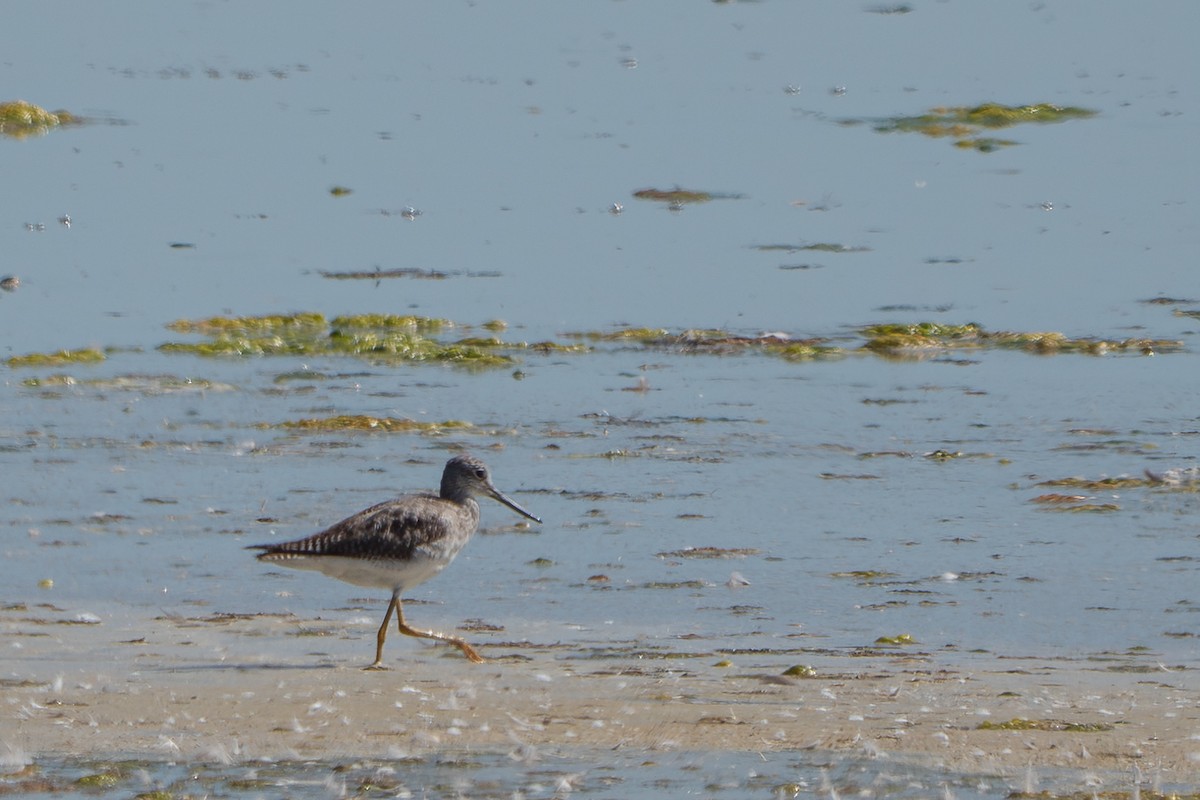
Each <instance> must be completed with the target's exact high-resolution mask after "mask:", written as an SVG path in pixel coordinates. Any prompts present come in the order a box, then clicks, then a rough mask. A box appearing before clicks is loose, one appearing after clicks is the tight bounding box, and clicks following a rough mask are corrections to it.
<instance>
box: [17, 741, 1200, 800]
mask: <svg viewBox="0 0 1200 800" xmlns="http://www.w3.org/2000/svg"><path fill="white" fill-rule="evenodd" d="M226 755H228V754H226ZM214 757H215V756H214ZM10 780H11V784H12V785H14V786H20V787H22V788H23V789H24V790H25V791H27V792H29V793H31V794H34V793H42V792H48V791H53V793H54V796H55V797H65V798H76V797H79V798H88V797H97V796H103V794H105V793H109V792H110V793H111V794H112V795H114V796H116V795H117V794H118V793H122V794H121V795H120V796H128V795H127V793H128V792H130V791H133V792H155V791H159V792H170V793H171V796H187V797H203V796H212V795H216V796H221V797H267V796H278V794H277V793H280V792H282V793H283V794H284V796H287V797H294V798H301V799H302V798H316V799H317V800H325V799H326V798H329V797H421V796H438V797H450V796H457V797H464V796H470V797H496V798H501V797H503V798H509V797H513V796H514V792H515V793H517V796H520V797H566V796H580V797H692V796H697V795H699V796H703V797H718V798H719V797H746V796H747V795H750V796H755V797H774V798H791V797H805V796H826V797H828V796H833V797H836V796H849V795H856V796H863V797H890V798H910V797H911V798H926V797H931V796H937V797H954V798H964V800H976V799H978V800H984V798H1001V797H1010V796H1012V794H1013V793H1014V792H1027V793H1030V794H1032V793H1035V792H1039V791H1042V792H1048V793H1050V792H1054V791H1061V790H1062V789H1063V788H1064V787H1070V789H1076V788H1080V787H1076V786H1075V785H1073V784H1064V783H1063V781H1062V776H1061V775H1059V774H1057V773H1052V772H1046V773H1039V772H1038V771H1035V770H1026V771H1023V772H1022V773H1021V774H1014V775H971V776H960V775H953V774H947V773H945V772H942V771H937V770H932V769H929V768H927V767H922V766H919V765H913V764H906V763H904V762H903V761H896V760H893V759H890V758H888V757H887V756H886V754H883V753H880V754H879V757H878V758H862V759H846V758H844V757H843V758H840V759H838V760H836V761H833V760H830V759H829V758H828V757H826V756H824V755H821V754H816V753H791V754H782V753H769V754H762V753H725V754H720V755H719V756H717V757H716V758H714V756H713V754H711V753H704V754H698V753H686V752H671V751H669V750H667V751H662V752H658V753H653V754H650V756H649V757H648V756H647V754H646V753H645V752H644V751H640V752H636V753H634V752H630V753H625V752H613V751H604V752H596V753H580V752H578V751H569V752H568V753H560V752H541V751H536V750H530V749H526V748H522V747H520V746H519V745H514V747H513V749H512V752H510V753H505V754H487V753H471V754H458V755H447V756H442V757H436V758H422V757H415V756H406V755H404V754H397V756H396V757H395V758H393V759H388V760H382V761H376V760H361V761H354V760H347V761H337V762H332V763H322V762H298V763H288V762H281V763H272V762H264V763H261V764H251V765H248V766H236V767H231V766H229V765H228V764H227V763H226V764H223V763H221V762H220V761H211V762H208V763H204V762H198V763H192V764H187V765H183V764H163V763H158V762H136V761H133V762H124V763H112V762H97V763H47V764H43V765H41V769H40V770H39V773H38V775H37V777H36V778H34V777H28V778H21V779H10ZM1093 780H1094V781H1095V782H1094V784H1093V789H1094V790H1097V791H1098V790H1099V787H1100V786H1102V785H1104V784H1102V782H1101V781H1100V779H1099V777H1098V776H1093ZM1142 780H1143V779H1142V777H1141V776H1136V777H1135V776H1133V775H1131V776H1129V779H1128V781H1124V782H1123V781H1120V780H1119V779H1118V780H1117V781H1114V782H1113V783H1112V784H1111V785H1109V786H1108V787H1107V788H1108V790H1109V791H1116V792H1131V791H1134V786H1135V784H1136V783H1138V782H1141V781H1142ZM20 781H27V783H23V784H22V783H21V782H20ZM0 786H5V783H3V782H0ZM97 786H99V787H102V788H104V789H107V790H108V792H100V791H98V790H97V788H96V787H97ZM1147 788H1149V787H1147ZM1070 789H1068V791H1069V790H1070ZM1172 790H1174V791H1183V790H1184V789H1183V788H1182V787H1178V786H1171V785H1167V784H1162V783H1157V784H1155V785H1154V791H1158V792H1170V791H1172ZM139 796H141V795H139Z"/></svg>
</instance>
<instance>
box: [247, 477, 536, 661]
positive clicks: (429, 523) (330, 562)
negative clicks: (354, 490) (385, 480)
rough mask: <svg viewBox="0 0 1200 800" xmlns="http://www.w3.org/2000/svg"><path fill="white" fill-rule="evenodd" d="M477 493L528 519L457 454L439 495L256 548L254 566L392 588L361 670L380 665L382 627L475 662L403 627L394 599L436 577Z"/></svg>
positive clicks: (470, 651) (467, 526) (475, 514)
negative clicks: (370, 656)
mask: <svg viewBox="0 0 1200 800" xmlns="http://www.w3.org/2000/svg"><path fill="white" fill-rule="evenodd" d="M476 496H487V497H491V498H492V499H494V500H498V501H500V502H501V503H503V504H504V505H506V506H508V507H509V508H511V509H512V510H513V511H516V512H517V513H518V514H522V515H524V516H526V517H529V519H531V520H533V521H534V522H541V520H540V519H539V518H537V517H535V516H534V515H533V514H530V513H529V512H528V511H526V510H525V509H523V508H521V506H519V505H517V503H516V502H515V501H513V500H511V499H510V498H508V497H506V496H505V495H504V494H503V493H501V492H500V490H499V489H497V488H496V487H495V486H493V485H492V479H491V476H490V475H489V474H488V468H487V466H486V465H485V464H484V463H483V462H482V461H480V460H479V459H478V458H475V457H474V456H469V455H459V456H455V457H454V458H452V459H450V460H449V461H447V462H446V469H445V470H444V471H443V472H442V487H441V491H440V492H439V493H438V494H412V495H407V496H405V497H399V498H396V499H395V500H387V501H385V502H382V503H379V504H377V505H373V506H371V507H370V508H367V509H364V510H362V511H360V512H358V513H357V514H355V515H354V516H351V517H347V518H346V519H344V520H342V521H341V522H339V523H337V524H335V525H331V526H330V527H328V528H326V529H325V530H323V531H321V532H320V533H314V534H313V535H312V536H307V537H305V538H303V539H296V540H295V541H291V542H283V543H282V544H256V545H251V546H250V547H248V548H246V549H248V550H262V551H263V552H262V553H259V554H258V560H259V561H267V562H270V563H273V564H274V563H278V564H282V565H283V566H285V567H292V568H294V569H311V570H316V571H318V572H323V573H325V574H326V575H328V576H330V577H331V578H337V579H338V580H342V581H346V582H347V583H352V584H354V585H355V586H366V587H370V588H372V589H391V590H392V601H391V602H390V603H389V604H388V608H387V613H386V614H385V615H384V617H383V624H382V625H380V626H379V633H378V634H376V636H375V661H374V662H372V664H371V665H370V666H368V667H366V669H386V667H384V666H383V642H384V640H385V639H386V638H387V629H388V623H389V622H390V621H391V619H392V612H393V611H394V612H395V613H396V625H397V627H398V628H399V630H400V632H401V633H403V634H405V635H407V636H418V637H421V638H424V639H437V640H439V641H443V642H449V643H450V644H453V645H455V646H457V647H458V649H460V650H462V651H463V654H464V655H466V657H467V658H469V659H471V660H472V661H474V662H475V663H477V664H482V663H483V657H482V656H480V655H479V653H477V652H475V648H474V647H472V646H471V645H469V644H467V642H466V641H464V640H463V639H461V638H459V637H457V636H451V635H450V634H447V633H437V632H435V631H421V630H417V629H416V628H411V627H409V625H408V623H407V622H405V621H404V611H403V609H402V608H401V607H400V594H401V593H402V592H404V591H406V590H408V589H411V588H413V587H414V586H416V585H418V584H420V583H424V582H425V581H427V580H429V579H430V578H432V577H433V576H434V575H437V574H438V573H439V572H441V571H442V570H443V569H444V568H445V567H446V566H447V565H448V564H449V563H450V562H451V561H453V560H454V557H455V556H456V555H458V551H460V550H462V549H463V545H465V544H466V543H467V541H468V540H469V539H470V538H471V534H473V533H475V529H476V528H477V527H478V526H479V503H477V502H475V497H476Z"/></svg>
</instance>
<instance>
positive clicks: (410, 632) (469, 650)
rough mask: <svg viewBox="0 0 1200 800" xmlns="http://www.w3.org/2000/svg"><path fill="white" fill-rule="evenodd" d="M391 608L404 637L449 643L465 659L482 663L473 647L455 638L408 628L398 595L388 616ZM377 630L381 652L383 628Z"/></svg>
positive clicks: (393, 599)
mask: <svg viewBox="0 0 1200 800" xmlns="http://www.w3.org/2000/svg"><path fill="white" fill-rule="evenodd" d="M392 606H394V607H395V609H396V627H397V629H399V631H400V632H401V633H403V634H405V635H406V636H416V637H418V638H421V639H437V640H438V641H440V642H449V643H450V644H452V645H455V646H457V647H458V649H459V650H462V651H463V655H465V656H466V657H467V658H469V659H471V660H472V661H474V662H475V663H476V664H482V663H483V656H481V655H479V653H477V652H475V648H474V647H471V645H469V644H467V643H466V642H465V641H464V640H462V639H460V638H458V637H457V636H451V635H450V634H448V633H438V632H436V631H419V630H417V629H416V628H410V627H409V626H408V623H407V622H405V621H404V609H402V608H401V607H400V597H399V595H396V596H394V597H393V598H392V605H391V606H389V607H388V614H389V615H390V614H391V613H392ZM387 622H388V621H387V619H386V618H385V619H384V620H383V624H384V626H385V627H386V626H387ZM379 630H380V639H379V649H380V650H382V649H383V638H382V635H383V628H380V629H379ZM378 657H379V654H378V653H376V661H377V662H378Z"/></svg>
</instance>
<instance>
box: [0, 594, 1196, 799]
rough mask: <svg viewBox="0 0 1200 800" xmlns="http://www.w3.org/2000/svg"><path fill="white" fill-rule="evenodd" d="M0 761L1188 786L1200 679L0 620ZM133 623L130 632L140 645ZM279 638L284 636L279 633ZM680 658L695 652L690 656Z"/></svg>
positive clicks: (1065, 665) (29, 616) (1062, 666)
mask: <svg viewBox="0 0 1200 800" xmlns="http://www.w3.org/2000/svg"><path fill="white" fill-rule="evenodd" d="M2 620H3V625H4V628H5V631H6V636H5V640H6V642H7V643H8V646H6V647H5V648H4V649H3V652H2V654H0V685H2V686H3V698H4V700H3V706H2V711H0V714H2V715H3V725H2V727H0V743H2V744H3V745H5V746H6V747H7V748H8V749H9V751H10V753H21V754H25V755H26V756H28V757H30V758H38V757H73V756H81V755H86V756H88V757H99V756H104V757H129V756H136V757H139V758H148V759H152V760H153V759H159V758H161V759H163V760H181V759H198V760H222V761H225V762H226V763H228V761H229V759H234V760H236V761H245V760H253V759H265V760H284V759H309V760H320V759H339V758H372V757H393V758H394V757H396V756H397V755H410V754H411V755H415V756H420V755H421V754H426V753H430V752H455V751H458V752H500V753H503V752H509V751H512V750H514V749H518V750H519V749H522V748H528V749H539V748H540V749H550V750H553V751H577V752H595V751H606V750H608V751H615V750H626V751H628V750H644V751H647V752H663V751H687V752H706V751H712V752H732V751H742V752H757V753H772V752H781V751H827V752H829V753H830V754H839V753H841V754H845V755H847V756H854V757H867V758H883V757H904V758H906V759H915V760H917V761H918V762H919V763H921V764H923V765H926V766H928V767H930V768H935V769H945V770H947V771H953V772H956V773H966V774H972V773H976V772H978V773H981V774H982V773H995V772H996V771H1003V770H1008V771H1011V770H1015V769H1021V768H1049V769H1055V770H1059V769H1066V770H1072V771H1080V773H1081V774H1083V773H1091V772H1096V773H1121V772H1124V773H1129V772H1131V771H1132V772H1137V771H1138V770H1141V771H1142V772H1144V773H1150V772H1154V773H1155V774H1157V775H1160V776H1162V778H1163V780H1165V781H1167V782H1170V783H1173V784H1176V785H1179V784H1184V785H1187V784H1189V783H1190V782H1191V781H1193V780H1194V779H1195V776H1196V775H1197V774H1200V686H1198V683H1200V681H1198V680H1197V678H1196V672H1195V670H1194V669H1192V668H1190V667H1188V666H1179V665H1175V666H1172V665H1168V664H1160V663H1157V662H1156V661H1155V659H1154V657H1153V655H1152V654H1113V655H1112V656H1108V657H1095V656H1093V657H1087V658H1077V659H1068V658H1061V659H1060V658H1032V657H1029V658H1018V657H1001V656H996V655H990V654H958V653H953V654H952V653H937V652H922V651H921V650H920V648H919V646H910V647H900V648H894V649H889V648H879V649H877V650H871V651H867V650H860V651H853V652H833V651H818V650H815V649H813V650H805V649H804V648H796V649H792V650H771V649H762V650H754V651H744V652H732V653H730V652H725V653H723V654H718V655H714V654H712V653H704V652H687V651H684V650H682V649H678V650H677V649H671V648H670V647H659V648H646V647H645V643H641V644H639V643H619V642H618V643H612V642H607V643H603V645H602V646H600V645H597V646H594V647H588V646H578V645H571V646H567V645H558V644H536V643H529V642H507V643H504V642H493V643H486V642H485V641H480V642H479V644H481V645H482V646H481V648H480V651H481V653H482V654H483V655H484V656H485V657H486V658H487V659H488V661H487V663H484V664H472V663H470V662H468V661H467V660H466V659H465V658H463V657H462V655H461V653H459V652H458V650H457V649H455V648H452V647H447V646H445V645H431V644H428V643H425V642H418V641H414V640H412V639H408V638H406V637H399V636H397V637H394V638H393V639H389V642H388V650H387V651H386V652H385V660H386V661H387V663H388V664H389V666H390V669H388V670H385V671H367V670H363V669H362V668H361V667H362V666H363V665H364V664H365V663H367V662H368V661H369V660H370V659H369V656H370V655H371V652H370V651H372V647H373V635H372V633H371V632H370V631H369V630H368V628H367V627H366V626H359V627H358V628H356V629H355V630H354V631H353V634H352V635H349V634H347V633H345V632H342V631H341V629H340V628H338V627H337V626H334V627H328V628H326V627H322V623H308V624H306V623H302V622H299V621H297V620H295V619H294V618H289V617H273V616H268V615H247V616H238V617H235V616H229V615H224V616H222V615H218V616H216V617H213V618H208V619H197V620H181V619H177V618H160V619H158V620H155V621H153V622H152V623H148V624H147V625H144V626H143V625H141V624H135V625H133V626H132V627H130V626H127V625H122V624H116V625H109V624H67V625H61V624H58V625H56V624H44V623H45V622H46V620H45V619H40V618H39V617H38V616H37V615H36V613H32V612H25V613H19V612H18V613H7V614H5V615H4V616H3V618H2ZM138 628H142V630H140V631H139V630H138ZM287 632H291V633H292V634H295V635H291V636H287V635H285V633H287ZM688 644H691V643H688Z"/></svg>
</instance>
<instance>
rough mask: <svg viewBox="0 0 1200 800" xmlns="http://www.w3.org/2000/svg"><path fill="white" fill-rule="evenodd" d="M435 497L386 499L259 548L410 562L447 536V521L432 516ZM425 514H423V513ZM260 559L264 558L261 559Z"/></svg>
mask: <svg viewBox="0 0 1200 800" xmlns="http://www.w3.org/2000/svg"><path fill="white" fill-rule="evenodd" d="M420 501H429V503H431V504H432V503H435V502H436V499H435V498H433V497H405V498H400V499H398V500H387V501H385V502H382V503H379V504H377V505H373V506H371V507H370V508H367V509H364V510H362V511H360V512H358V513H357V514H355V515H354V516H352V517H347V518H346V519H344V520H342V521H341V522H338V523H336V524H334V525H331V526H330V527H328V528H326V529H325V530H323V531H321V532H320V533H314V534H313V535H312V536H307V537H305V538H303V539H296V540H295V541H291V542H283V543H281V544H275V545H256V546H255V549H259V550H263V551H265V552H264V553H262V556H272V555H283V556H286V555H298V556H300V555H303V556H343V557H346V558H362V557H369V558H381V559H398V560H408V559H410V558H411V557H412V553H413V551H414V550H415V549H417V548H418V547H420V546H421V545H423V544H428V543H429V542H432V541H437V540H438V539H441V538H443V537H445V536H446V535H447V533H448V530H447V526H446V522H445V520H443V519H442V518H441V517H439V516H438V515H436V514H432V515H431V514H429V513H427V512H428V509H427V508H426V503H425V502H420ZM423 511H424V512H426V513H422V512H423ZM260 557H261V556H260Z"/></svg>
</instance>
